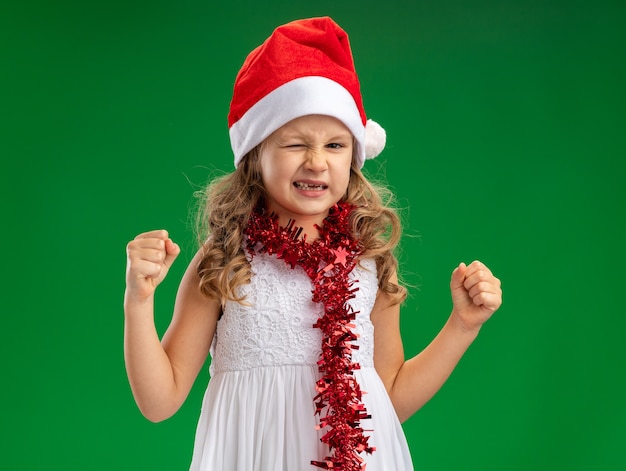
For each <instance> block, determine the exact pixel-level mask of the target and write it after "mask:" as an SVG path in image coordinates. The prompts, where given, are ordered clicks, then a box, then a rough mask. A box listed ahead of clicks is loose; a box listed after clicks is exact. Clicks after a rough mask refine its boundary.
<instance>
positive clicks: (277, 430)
mask: <svg viewBox="0 0 626 471" xmlns="http://www.w3.org/2000/svg"><path fill="white" fill-rule="evenodd" d="M251 265H252V273H253V276H252V281H251V283H250V284H247V285H244V286H242V287H241V292H242V293H244V294H245V295H246V300H247V302H248V303H249V304H250V306H243V305H241V304H239V303H234V302H231V303H228V304H227V305H226V307H225V309H224V315H223V316H222V318H221V319H220V320H219V322H218V324H217V331H216V334H215V338H214V340H213V345H212V347H211V357H212V361H211V367H210V374H211V380H210V381H209V385H208V388H207V391H206V393H205V396H204V401H203V404H202V412H201V415H200V419H199V422H198V428H197V431H196V439H195V445H194V452H193V458H192V463H191V468H190V470H191V471H209V470H210V471H313V470H318V471H319V469H320V468H317V467H315V466H313V465H311V460H320V461H321V460H323V458H324V457H325V456H328V455H329V451H328V449H327V447H326V445H325V444H323V443H321V442H320V437H321V435H322V433H323V430H322V431H318V430H316V425H317V419H318V416H315V415H314V412H315V404H314V400H313V398H314V397H315V395H316V391H315V383H316V381H317V380H318V379H319V378H320V376H321V375H320V373H319V371H318V366H317V364H316V362H317V361H318V359H319V356H320V349H321V346H320V345H321V332H320V331H319V329H317V328H314V327H313V324H314V323H315V322H316V321H317V319H318V318H319V317H320V316H321V315H322V313H323V306H322V305H321V304H318V303H313V302H312V301H311V288H312V286H311V282H310V280H309V278H308V276H307V275H306V273H305V272H304V270H303V269H302V268H300V267H298V266H296V268H295V269H292V268H291V267H290V266H288V265H287V264H286V263H285V262H284V261H283V260H279V259H277V258H276V257H275V256H273V255H267V254H258V255H255V256H254V258H253V259H252V261H251ZM351 276H352V277H353V279H355V280H358V282H357V283H356V284H355V286H358V288H359V290H358V291H357V293H356V294H357V296H356V298H355V299H352V300H351V301H350V302H351V305H352V307H353V308H354V310H355V311H359V314H357V317H356V322H355V324H356V333H357V334H358V335H359V339H358V340H357V341H356V342H355V343H356V344H358V345H359V347H360V348H359V350H353V354H352V358H353V360H354V361H357V362H358V363H359V364H360V365H361V369H358V370H355V372H354V374H355V377H356V379H357V381H358V382H359V384H360V387H361V390H362V391H363V392H364V394H363V399H362V400H363V403H364V404H365V406H366V408H367V411H368V413H369V414H371V416H372V418H371V419H367V420H362V421H361V426H362V427H363V429H364V430H366V435H367V436H369V437H370V438H369V445H371V446H374V447H376V451H374V453H373V454H371V455H368V454H363V455H362V456H363V457H364V458H365V461H366V463H367V471H410V470H413V465H412V462H411V456H410V454H409V448H408V445H407V442H406V439H405V436H404V432H403V430H402V427H401V425H400V422H399V420H398V417H397V415H396V413H395V411H394V409H393V406H392V404H391V401H390V399H389V396H388V394H387V391H386V390H385V387H384V385H383V383H382V381H381V379H380V377H379V376H378V374H377V372H376V370H375V369H374V357H373V355H374V327H373V325H372V323H371V321H370V313H371V310H372V307H373V305H374V301H375V298H376V292H377V285H378V283H377V277H376V264H375V262H374V261H373V260H371V259H369V260H362V261H361V264H360V265H359V266H357V267H356V268H355V269H354V270H353V272H352V274H351Z"/></svg>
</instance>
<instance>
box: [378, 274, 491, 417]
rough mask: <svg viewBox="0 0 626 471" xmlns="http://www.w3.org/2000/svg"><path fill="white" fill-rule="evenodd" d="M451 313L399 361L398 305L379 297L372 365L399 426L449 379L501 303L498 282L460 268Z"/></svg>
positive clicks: (454, 282) (453, 281) (452, 286)
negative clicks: (430, 336)
mask: <svg viewBox="0 0 626 471" xmlns="http://www.w3.org/2000/svg"><path fill="white" fill-rule="evenodd" d="M450 289H451V292H452V299H453V303H454V308H453V310H452V314H451V315H450V318H449V319H448V321H447V322H446V324H445V325H444V327H443V328H442V329H441V331H440V332H439V334H437V336H436V337H435V338H434V339H433V341H432V342H431V343H430V344H429V345H428V346H427V347H426V348H425V349H424V350H423V351H422V352H420V353H419V354H418V355H416V356H415V357H413V358H411V359H410V360H407V361H405V360H404V352H403V348H402V340H401V337H400V328H399V316H400V308H399V305H397V304H393V303H392V302H391V300H390V299H389V297H388V296H386V295H384V294H382V293H380V294H379V296H378V299H377V301H376V305H375V307H374V310H373V311H372V322H373V323H374V327H375V330H374V342H375V348H374V364H375V366H376V370H377V371H378V374H379V375H380V377H381V378H382V380H383V382H384V384H385V387H386V388H387V391H388V392H389V396H390V397H391V401H392V402H393V404H394V407H395V409H396V412H397V414H398V417H399V418H400V420H401V421H404V420H406V419H408V418H409V417H411V415H413V414H414V413H415V412H416V411H417V410H419V409H420V408H421V407H422V406H423V405H424V404H426V402H428V401H429V400H430V399H431V398H432V397H433V396H434V395H435V393H436V392H437V391H438V390H439V389H440V388H441V386H442V385H443V384H444V383H445V381H446V380H447V379H448V377H449V376H450V374H451V373H452V371H453V370H454V368H455V367H456V365H457V363H458V362H459V360H460V359H461V357H462V356H463V354H464V353H465V351H466V350H467V348H468V347H469V346H470V345H471V344H472V342H473V341H474V339H475V338H476V336H477V335H478V332H479V331H480V327H481V326H482V324H483V323H484V322H486V321H487V320H488V319H489V318H490V317H491V315H492V314H493V313H494V312H495V311H496V310H497V309H498V307H499V306H500V304H501V302H502V291H501V289H500V281H499V280H498V279H497V278H496V277H494V276H493V275H492V273H491V272H490V271H489V269H488V268H487V267H486V266H485V265H483V264H482V263H480V262H473V263H472V264H470V265H469V266H467V267H466V266H465V265H464V264H461V265H459V267H457V268H456V269H455V270H454V272H453V274H452V279H451V281H450Z"/></svg>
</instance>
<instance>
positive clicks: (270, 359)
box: [210, 254, 378, 376]
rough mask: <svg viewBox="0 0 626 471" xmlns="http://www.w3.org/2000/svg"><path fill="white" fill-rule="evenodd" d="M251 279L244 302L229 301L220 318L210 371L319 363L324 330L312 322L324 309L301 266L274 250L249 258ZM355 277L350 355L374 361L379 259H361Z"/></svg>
mask: <svg viewBox="0 0 626 471" xmlns="http://www.w3.org/2000/svg"><path fill="white" fill-rule="evenodd" d="M251 266H252V275H253V276H252V280H251V282H250V283H249V284H247V285H243V286H241V287H240V288H239V290H240V291H239V292H240V293H241V294H244V295H245V296H246V303H248V304H249V305H242V304H239V303H236V302H228V303H226V306H225V308H224V314H223V316H222V318H221V319H220V320H219V322H218V323H217V330H216V334H215V338H214V339H213V344H212V346H211V357H212V361H211V366H210V373H211V376H214V375H215V374H217V373H219V372H222V371H238V370H248V369H251V368H258V367H262V366H280V365H315V364H316V363H317V361H318V360H319V357H320V352H321V345H320V344H321V338H322V335H321V332H320V331H319V330H318V329H316V328H314V327H313V324H314V323H315V322H316V321H317V319H318V318H319V317H320V316H321V315H322V314H323V313H324V308H323V306H322V305H321V304H319V303H313V302H312V301H311V289H312V286H311V281H310V280H309V278H308V276H307V275H306V273H305V272H304V270H302V268H300V267H298V266H297V267H295V268H293V269H292V268H291V267H290V266H288V265H287V264H286V263H285V262H284V261H283V260H279V259H277V258H276V257H275V256H273V255H267V254H257V255H255V256H254V257H253V258H252V260H251ZM351 277H352V278H353V279H355V280H358V282H357V283H356V284H355V286H358V288H359V290H358V291H357V292H356V298H354V299H352V300H350V304H351V305H352V307H353V308H354V310H355V311H359V314H357V316H356V321H355V324H356V329H355V332H356V333H357V334H358V335H359V339H358V340H357V341H356V342H354V344H355V345H358V346H359V349H358V350H353V353H352V358H353V360H354V361H356V362H358V363H359V364H360V365H361V367H368V366H374V342H373V335H374V327H373V325H372V323H371V321H370V313H371V311H372V307H373V306H374V302H375V300H376V293H377V290H378V279H377V276H376V263H375V261H374V260H372V259H365V260H361V262H360V264H359V265H357V267H356V268H355V269H354V270H353V272H352V273H351Z"/></svg>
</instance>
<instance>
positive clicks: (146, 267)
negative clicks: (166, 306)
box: [126, 230, 180, 299]
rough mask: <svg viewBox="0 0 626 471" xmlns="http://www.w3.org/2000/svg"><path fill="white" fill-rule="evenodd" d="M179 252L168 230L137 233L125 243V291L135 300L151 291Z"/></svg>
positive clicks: (144, 296) (165, 273)
mask: <svg viewBox="0 0 626 471" xmlns="http://www.w3.org/2000/svg"><path fill="white" fill-rule="evenodd" d="M179 253H180V247H179V246H178V245H177V244H175V243H174V242H173V241H172V239H170V238H169V235H168V233H167V231H165V230H159V231H151V232H144V233H143V234H139V235H138V236H137V237H135V238H134V239H133V240H132V241H130V242H129V243H128V245H127V246H126V255H127V262H126V291H127V295H131V296H132V297H134V298H136V299H145V298H148V297H150V296H152V294H153V293H154V290H155V289H156V287H157V286H158V285H159V283H161V281H163V279H164V278H165V276H166V275H167V272H168V271H169V268H170V267H171V266H172V263H174V260H175V259H176V257H177V256H178V254H179Z"/></svg>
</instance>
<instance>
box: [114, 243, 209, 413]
mask: <svg viewBox="0 0 626 471" xmlns="http://www.w3.org/2000/svg"><path fill="white" fill-rule="evenodd" d="M179 252H180V249H179V248H178V246H176V244H174V243H173V242H172V241H171V239H169V237H168V235H167V232H165V231H153V232H148V233H145V234H141V235H139V236H137V238H136V239H135V240H133V241H132V242H130V243H129V244H128V248H127V253H128V265H127V274H126V292H125V296H124V313H125V323H124V359H125V362H126V371H127V374H128V380H129V382H130V386H131V389H132V391H133V396H134V397H135V401H136V402H137V405H138V406H139V409H140V410H141V412H142V413H143V415H144V416H145V417H146V418H147V419H149V420H151V421H154V422H158V421H161V420H165V419H167V418H168V417H170V416H172V415H173V414H174V413H175V412H176V411H177V410H178V409H179V408H180V406H181V405H182V403H183V402H184V400H185V398H186V397H187V395H188V394H189V391H190V389H191V387H192V385H193V382H194V380H195V378H196V377H197V375H198V372H199V371H200V368H201V367H202V365H203V363H204V360H205V359H206V357H207V354H208V351H209V347H210V344H211V341H212V339H213V334H214V332H215V326H216V323H217V318H218V315H219V310H220V306H219V303H218V302H217V301H215V300H209V299H207V298H205V297H204V296H203V295H202V294H201V293H200V292H199V290H198V275H197V273H196V270H195V266H196V263H197V259H198V255H196V257H195V258H194V260H193V261H192V262H191V263H190V265H189V267H188V268H187V271H186V272H185V275H184V276H183V279H182V281H181V284H180V287H179V290H178V294H177V296H176V304H175V307H174V315H173V317H172V322H171V324H170V326H169V327H168V329H167V332H166V333H165V335H164V336H163V340H162V341H161V340H159V336H158V333H157V331H156V328H155V325H154V291H155V289H156V287H157V286H158V284H159V283H160V282H161V281H162V280H163V279H164V278H165V276H166V274H167V271H168V270H169V267H170V266H171V265H172V263H173V261H174V259H175V258H176V256H177V255H178V253H179Z"/></svg>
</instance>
